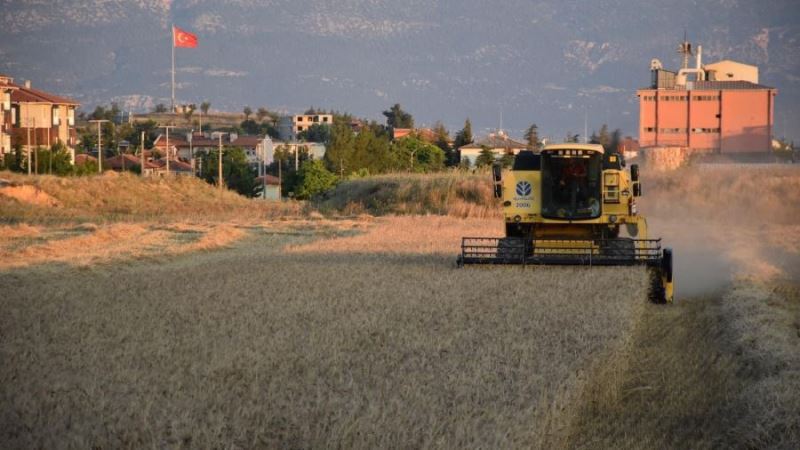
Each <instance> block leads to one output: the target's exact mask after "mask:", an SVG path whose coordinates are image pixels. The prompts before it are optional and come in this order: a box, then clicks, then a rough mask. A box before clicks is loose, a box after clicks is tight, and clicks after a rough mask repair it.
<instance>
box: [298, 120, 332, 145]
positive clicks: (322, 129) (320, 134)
mask: <svg viewBox="0 0 800 450" xmlns="http://www.w3.org/2000/svg"><path fill="white" fill-rule="evenodd" d="M297 137H298V138H299V139H300V140H302V141H306V142H328V140H329V139H330V137H331V127H330V125H324V124H320V123H315V124H314V125H311V126H310V127H308V129H307V130H303V131H301V132H300V133H299V134H298V135H297Z"/></svg>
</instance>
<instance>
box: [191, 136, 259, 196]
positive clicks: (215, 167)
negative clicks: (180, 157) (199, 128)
mask: <svg viewBox="0 0 800 450" xmlns="http://www.w3.org/2000/svg"><path fill="white" fill-rule="evenodd" d="M201 158H202V172H201V173H200V177H201V178H202V179H204V180H206V182H208V183H210V184H214V185H216V184H218V182H219V152H218V151H217V150H212V151H210V152H208V153H206V154H204V155H202V157H201ZM222 178H223V180H225V185H226V186H227V187H228V188H229V189H232V190H234V191H236V192H238V193H239V194H242V195H245V196H247V197H252V196H253V195H254V194H255V190H256V182H255V176H254V175H253V171H252V169H251V168H250V165H249V164H248V163H247V155H245V152H244V150H242V149H241V148H239V147H235V148H231V149H225V151H223V152H222Z"/></svg>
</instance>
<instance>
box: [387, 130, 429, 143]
mask: <svg viewBox="0 0 800 450" xmlns="http://www.w3.org/2000/svg"><path fill="white" fill-rule="evenodd" d="M406 136H415V137H416V138H417V139H420V140H422V141H425V142H428V143H431V144H435V143H436V133H435V132H434V131H433V130H431V129H430V128H416V129H414V128H394V129H392V138H393V139H394V140H397V139H401V138H404V137H406Z"/></svg>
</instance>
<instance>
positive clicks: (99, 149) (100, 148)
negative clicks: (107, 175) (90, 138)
mask: <svg viewBox="0 0 800 450" xmlns="http://www.w3.org/2000/svg"><path fill="white" fill-rule="evenodd" d="M89 122H91V123H96V124H97V173H103V135H102V134H101V132H100V131H101V127H100V125H101V124H102V123H104V122H108V120H106V119H95V120H90V121H89Z"/></svg>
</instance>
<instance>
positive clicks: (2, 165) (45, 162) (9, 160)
mask: <svg viewBox="0 0 800 450" xmlns="http://www.w3.org/2000/svg"><path fill="white" fill-rule="evenodd" d="M28 159H29V158H28V155H27V154H26V153H25V151H24V149H23V146H22V144H19V143H17V144H15V145H14V147H13V149H12V152H11V153H9V154H7V155H5V158H3V159H0V170H11V171H13V172H21V173H27V172H28V164H29V163H28ZM30 168H31V173H34V174H48V175H62V176H64V175H86V174H90V173H97V165H96V164H95V163H90V164H89V165H86V166H74V165H72V162H71V161H70V152H69V150H68V149H67V147H66V146H65V145H64V144H62V143H61V142H57V143H55V144H53V145H52V146H51V147H50V148H48V147H41V146H39V147H36V148H34V149H33V150H32V151H31V155H30Z"/></svg>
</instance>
